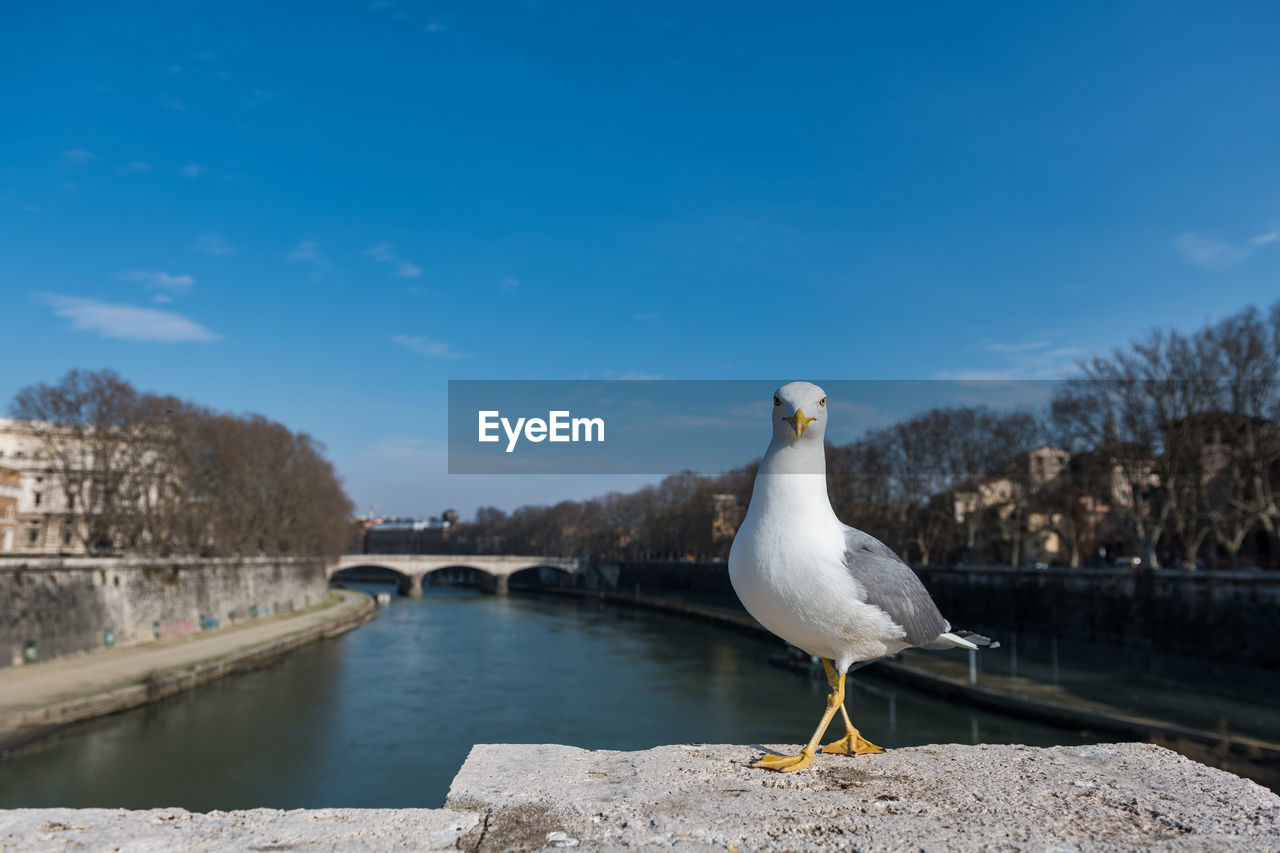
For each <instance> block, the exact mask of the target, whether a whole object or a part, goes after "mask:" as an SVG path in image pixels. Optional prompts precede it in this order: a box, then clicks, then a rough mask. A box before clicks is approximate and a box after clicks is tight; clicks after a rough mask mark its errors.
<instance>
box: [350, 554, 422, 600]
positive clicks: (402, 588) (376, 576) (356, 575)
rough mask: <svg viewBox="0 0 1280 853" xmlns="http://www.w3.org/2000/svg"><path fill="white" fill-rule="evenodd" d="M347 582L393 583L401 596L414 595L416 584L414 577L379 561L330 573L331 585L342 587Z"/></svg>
mask: <svg viewBox="0 0 1280 853" xmlns="http://www.w3.org/2000/svg"><path fill="white" fill-rule="evenodd" d="M346 581H365V582H367V583H393V584H395V586H396V591H397V592H398V593H399V594H400V595H412V591H411V590H410V587H411V586H412V585H413V583H414V577H413V575H412V574H409V573H407V572H404V571H402V570H401V569H398V568H394V567H392V566H387V565H383V564H382V563H379V562H378V561H377V560H369V561H367V562H364V563H361V564H360V565H354V566H347V567H344V568H341V569H337V570H335V571H333V572H330V573H329V583H330V584H332V585H336V586H341V585H343V584H344V582H346Z"/></svg>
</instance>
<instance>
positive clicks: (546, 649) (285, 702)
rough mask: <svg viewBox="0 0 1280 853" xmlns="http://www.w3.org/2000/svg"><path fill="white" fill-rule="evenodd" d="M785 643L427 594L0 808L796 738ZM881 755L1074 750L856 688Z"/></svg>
mask: <svg viewBox="0 0 1280 853" xmlns="http://www.w3.org/2000/svg"><path fill="white" fill-rule="evenodd" d="M777 649H778V645H777V644H776V643H773V642H769V641H767V640H764V639H760V638H755V637H750V636H745V635H741V634H738V633H736V632H733V631H727V630H724V629H723V628H719V627H717V626H714V625H707V624H703V623H700V622H695V621H690V620H688V619H684V618H681V617H677V616H672V615H667V614H663V613H656V612H653V611H648V610H641V609H631V608H626V607H620V606H616V605H609V604H602V603H600V602H595V601H589V600H582V599H574V598H558V597H552V596H522V595H512V596H510V597H507V598H499V597H494V596H487V595H482V594H479V593H475V592H471V591H462V590H448V589H433V588H430V587H428V588H427V590H426V594H425V595H424V597H422V598H420V599H409V598H397V599H395V600H394V601H393V603H392V605H391V607H389V608H387V609H386V610H383V611H382V612H381V613H380V614H379V616H378V618H377V619H376V620H374V621H373V622H371V623H369V624H368V625H366V626H364V627H362V628H360V629H359V630H357V631H354V632H352V633H349V634H346V635H344V636H343V637H340V638H338V639H336V640H332V641H328V642H323V643H319V644H316V645H313V646H310V647H308V648H305V649H302V650H300V651H298V652H296V653H294V654H293V655H290V656H289V657H288V658H286V659H285V660H284V661H283V662H282V663H280V664H278V665H277V666H274V667H272V668H270V669H266V670H263V671H258V672H253V673H248V674H244V675H240V676H235V677H232V678H228V679H224V680H222V681H219V682H216V683H214V684H211V685H208V686H205V687H202V688H200V689H198V690H195V691H192V692H189V693H185V694H182V695H180V696H177V697H174V698H172V699H169V700H167V701H164V702H161V703H159V704H157V705H153V706H149V707H146V708H140V709H137V710H134V711H129V712H126V713H124V714H119V715H116V716H114V717H109V718H106V719H102V720H97V721H94V722H91V723H87V724H84V725H81V726H77V727H74V728H72V729H69V730H68V731H66V732H64V733H63V734H61V735H58V736H56V737H54V738H52V739H50V740H47V741H44V742H42V743H40V744H37V745H35V746H32V747H30V748H28V749H25V750H22V751H20V752H18V753H17V754H15V755H14V756H12V757H11V758H10V759H9V760H7V761H4V762H2V763H0V807H9V808H12V807H19V806H72V807H88V806H104V807H109V806H120V807H126V808H154V807H161V806H181V807H184V808H187V809H191V810H194V811H207V810H210V809H235V808H251V807H257V806H265V807H273V808H300V807H308V808H319V807H325V806H348V807H385V808H397V807H424V806H426V807H435V806H439V805H441V803H442V802H443V800H444V796H445V793H446V791H447V790H448V787H449V782H450V780H451V779H452V778H453V775H454V774H455V773H456V772H457V770H458V767H459V766H460V765H461V764H462V761H463V759H464V758H465V757H466V755H467V752H468V751H469V750H470V748H471V746H472V744H475V743H494V742H505V743H565V744H573V745H575V746H581V747H586V748H593V749H599V748H607V749H623V750H626V749H641V748H645V747H650V746H656V745H658V744H665V743H684V742H688V741H701V742H708V743H724V742H736V743H754V744H761V743H769V744H779V743H786V742H788V741H790V742H799V741H803V740H805V739H807V738H808V736H809V734H810V732H811V731H812V727H813V725H814V724H815V723H816V722H817V718H818V716H819V714H820V713H821V711H822V707H823V699H824V697H825V691H826V684H825V682H824V681H823V680H822V679H821V678H810V677H809V676H807V675H800V674H797V673H794V672H791V671H788V670H783V669H778V668H775V667H773V666H771V665H770V664H769V663H768V658H769V654H770V653H771V652H774V651H776V650H777ZM848 697H849V698H848V705H849V710H850V712H851V714H852V715H853V717H854V721H855V722H856V723H857V725H858V726H859V728H861V729H862V731H863V732H864V733H865V734H866V735H867V737H869V738H870V739H872V740H873V741H875V742H877V743H880V744H881V745H883V746H886V747H894V746H907V745H916V744H924V743H933V742H948V741H949V742H961V743H971V742H975V741H983V742H988V743H1013V742H1017V743H1028V744H1033V745H1048V744H1054V743H1077V742H1079V741H1078V740H1076V739H1075V738H1073V737H1072V735H1071V734H1070V733H1067V732H1063V731H1060V730H1058V729H1053V728H1048V727H1044V726H1039V725H1035V724H1031V723H1027V722H1024V721H1020V720H1016V719H1013V718H1008V717H1003V716H999V715H996V714H991V713H987V712H983V711H978V710H974V709H970V708H967V707H964V706H960V705H950V704H948V703H945V702H942V701H940V700H938V699H934V698H933V697H930V696H926V695H923V694H920V693H916V692H914V691H911V690H909V689H907V688H904V687H900V686H897V685H894V684H891V683H888V682H882V681H879V680H876V679H875V678H874V677H873V676H872V675H870V674H869V673H866V672H860V673H857V674H855V675H854V676H852V678H851V682H850V689H849V691H848Z"/></svg>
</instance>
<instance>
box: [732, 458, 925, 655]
mask: <svg viewBox="0 0 1280 853" xmlns="http://www.w3.org/2000/svg"><path fill="white" fill-rule="evenodd" d="M811 480H812V482H810V481H811ZM844 554H845V539H844V525H842V524H841V523H840V521H839V519H837V518H836V516H835V513H834V512H832V511H831V504H830V502H829V500H828V498H827V494H826V483H825V478H824V477H822V475H808V474H780V475H765V474H761V475H759V476H757V478H756V486H755V493H754V495H753V496H752V499H751V506H750V507H749V509H748V511H747V517H746V518H745V519H744V520H743V523H742V527H741V528H740V529H739V530H738V534H737V536H736V537H735V538H734V541H733V548H732V550H731V551H730V552H729V578H730V580H731V581H732V582H733V588H734V591H735V592H737V594H738V597H739V598H740V599H741V600H742V604H743V606H745V607H746V608H747V612H749V613H750V614H751V615H752V616H753V617H755V619H756V620H757V621H758V622H759V623H760V624H761V625H763V626H764V627H765V628H767V629H769V630H770V631H772V632H773V633H774V634H777V635H778V636H779V637H781V638H782V639H784V640H786V641H787V642H788V643H790V644H792V645H793V646H796V647H798V648H801V649H803V650H804V651H806V652H808V653H809V654H812V655H818V656H819V657H824V658H829V659H831V660H833V661H835V662H836V666H837V668H838V669H840V670H841V671H844V670H845V669H847V668H848V667H849V665H850V664H852V663H855V662H857V661H861V660H870V659H872V658H877V657H883V656H884V655H887V654H894V653H896V652H898V651H900V650H901V649H902V648H904V647H905V645H906V644H905V642H903V641H902V638H903V636H904V631H903V629H902V627H901V626H899V625H897V624H896V623H894V621H893V620H892V619H890V618H889V615H888V614H887V613H885V612H884V611H883V610H881V609H880V608H879V607H876V606H875V605H872V604H868V603H866V602H865V600H864V599H865V593H864V591H863V590H862V588H861V587H860V585H859V584H858V582H857V581H856V580H854V578H853V576H852V575H851V574H850V572H849V569H848V567H847V566H846V565H845V562H844Z"/></svg>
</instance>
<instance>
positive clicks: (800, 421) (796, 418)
mask: <svg viewBox="0 0 1280 853" xmlns="http://www.w3.org/2000/svg"><path fill="white" fill-rule="evenodd" d="M782 420H784V421H785V422H787V423H789V424H791V428H792V429H793V430H795V431H796V438H800V437H801V436H802V435H804V431H805V430H807V429H808V428H809V424H811V423H813V422H814V421H816V420H817V418H806V417H805V416H804V409H796V413H795V414H794V415H792V416H791V417H789V418H783V419H782Z"/></svg>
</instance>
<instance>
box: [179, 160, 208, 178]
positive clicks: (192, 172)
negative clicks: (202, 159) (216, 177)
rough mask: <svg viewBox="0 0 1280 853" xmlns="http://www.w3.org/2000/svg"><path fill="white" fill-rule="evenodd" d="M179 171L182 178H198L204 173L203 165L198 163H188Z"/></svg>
mask: <svg viewBox="0 0 1280 853" xmlns="http://www.w3.org/2000/svg"><path fill="white" fill-rule="evenodd" d="M180 171H181V172H182V177H184V178H198V177H200V176H201V175H203V174H204V166H201V165H200V164H198V163H188V164H187V165H185V166H183V167H182V169H181V170H180Z"/></svg>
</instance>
